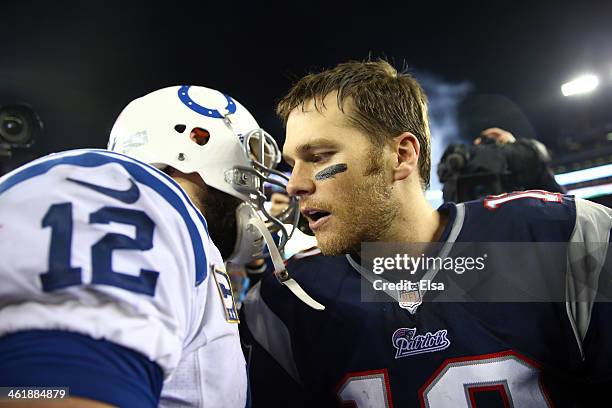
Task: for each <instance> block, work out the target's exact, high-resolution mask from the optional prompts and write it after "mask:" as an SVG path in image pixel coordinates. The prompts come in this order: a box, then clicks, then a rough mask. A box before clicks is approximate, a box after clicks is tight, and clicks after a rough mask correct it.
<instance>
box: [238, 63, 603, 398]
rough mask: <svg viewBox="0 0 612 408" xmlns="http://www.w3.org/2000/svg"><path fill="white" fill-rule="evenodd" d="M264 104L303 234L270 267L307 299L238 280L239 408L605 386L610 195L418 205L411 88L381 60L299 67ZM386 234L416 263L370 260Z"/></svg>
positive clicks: (425, 149)
mask: <svg viewBox="0 0 612 408" xmlns="http://www.w3.org/2000/svg"><path fill="white" fill-rule="evenodd" d="M277 112H278V113H279V115H280V117H281V118H282V119H283V120H284V122H285V125H286V141H285V145H284V148H283V153H284V157H285V159H286V161H287V162H288V163H289V164H290V165H291V166H292V167H293V172H292V175H291V178H290V180H289V184H288V188H287V190H288V192H289V194H290V195H291V196H294V197H299V199H300V209H301V212H302V215H303V216H305V217H306V218H307V219H308V221H309V226H310V228H311V229H312V231H314V233H315V235H316V238H317V242H318V245H319V248H320V251H309V252H308V253H304V254H301V255H297V256H295V257H294V258H293V259H291V260H289V262H288V263H287V265H286V267H287V270H288V271H289V273H290V274H291V275H292V276H293V277H294V278H295V280H296V281H297V282H299V283H300V285H301V286H302V287H303V288H304V289H305V290H306V291H307V292H308V293H309V294H310V295H311V296H312V297H313V298H314V299H315V300H316V301H318V302H320V303H321V304H322V305H324V306H325V309H324V310H314V309H313V308H310V307H308V306H306V305H305V304H304V303H300V302H296V301H295V299H294V298H293V297H292V296H289V292H288V290H287V288H285V287H283V286H282V285H280V284H279V282H278V280H277V279H275V276H274V275H270V276H266V277H264V278H263V279H262V280H261V282H260V283H258V284H257V285H255V286H254V287H253V288H252V289H251V291H250V292H249V294H248V295H247V298H246V299H245V301H244V303H243V305H242V310H241V313H242V323H241V328H240V330H241V340H242V343H243V350H244V352H245V356H246V359H247V363H248V365H249V367H250V376H249V378H250V381H251V385H252V397H253V405H254V406H255V407H267V406H292V407H294V406H317V407H319V406H352V407H358V408H364V407H392V406H396V407H418V406H421V407H436V408H439V407H449V408H460V407H510V406H515V407H552V406H556V407H578V406H596V405H597V404H598V402H597V401H598V399H600V400H602V401H605V400H606V399H605V397H606V392H607V389H608V388H609V386H610V385H611V384H612V383H611V381H612V347H610V346H609V345H610V344H612V343H611V342H612V320H611V319H610V303H609V300H610V299H612V297H610V293H611V289H612V285H611V279H610V278H611V276H610V270H609V269H610V257H611V255H610V251H609V250H608V247H609V241H610V229H611V228H612V210H610V209H609V208H606V207H603V206H601V205H597V204H594V203H592V202H588V201H585V200H582V199H579V198H575V197H572V196H564V195H562V194H559V193H549V192H546V191H523V192H516V193H508V194H502V195H498V196H490V197H486V198H483V199H480V200H476V201H471V202H466V203H462V204H455V203H446V204H444V205H443V206H442V207H440V208H439V209H437V210H436V209H433V208H432V207H431V206H430V205H429V204H428V202H427V201H426V199H425V196H424V190H425V188H426V187H427V185H428V184H429V174H430V152H429V150H430V148H429V146H430V134H429V127H428V117H427V102H426V96H425V94H424V92H423V90H422V89H421V87H420V86H419V84H418V83H417V81H416V80H415V79H414V78H413V77H412V76H410V75H409V74H407V73H403V72H397V71H396V70H395V69H394V68H393V67H392V66H391V65H390V64H388V63H387V62H385V61H368V62H349V63H345V64H340V65H338V66H337V67H335V68H333V69H330V70H326V71H323V72H320V73H315V74H310V75H308V76H306V77H304V78H302V79H301V80H299V81H298V82H297V83H296V84H295V85H294V86H293V87H292V88H291V90H290V91H289V93H288V94H287V95H286V96H285V97H284V98H283V99H282V100H281V102H280V104H279V105H278V109H277ZM368 243H371V244H368ZM382 243H387V246H385V245H382ZM392 244H393V245H395V247H392V246H391V245H392ZM411 244H412V245H413V246H411ZM389 248H391V249H394V248H402V249H405V250H406V252H405V254H404V255H408V257H407V260H408V261H415V263H414V264H415V265H416V264H418V263H419V262H421V269H419V273H417V274H415V275H413V273H414V271H415V270H413V272H410V270H409V269H408V268H406V267H404V266H405V265H404V263H402V262H403V261H404V258H402V256H401V255H402V254H401V253H396V256H395V257H393V256H389V257H377V255H378V254H379V252H377V251H380V254H386V252H384V251H387V250H389ZM415 248H416V249H418V250H419V252H415ZM421 249H422V253H421V252H420V251H421ZM391 253H393V251H391ZM467 255H470V256H472V258H473V259H471V260H470V259H468V256H467ZM377 259H378V260H379V261H381V262H377ZM429 260H433V262H432V263H431V264H430V263H429ZM417 261H418V262H417ZM406 264H408V262H406ZM425 264H427V266H426V267H423V266H422V265H425ZM409 265H412V264H409ZM376 268H383V272H382V273H381V270H377V269H376ZM384 268H387V269H386V270H387V271H388V272H389V273H393V274H394V275H392V276H397V275H399V276H401V277H402V278H403V280H407V283H402V282H401V281H394V280H393V281H392V280H390V279H388V278H387V276H388V274H387V272H384V271H385V269H384ZM466 269H467V271H466ZM412 276H415V277H416V276H419V277H421V279H420V280H419V281H418V282H417V283H416V286H415V282H413V281H410V280H409V279H411V277H412Z"/></svg>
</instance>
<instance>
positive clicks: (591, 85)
mask: <svg viewBox="0 0 612 408" xmlns="http://www.w3.org/2000/svg"><path fill="white" fill-rule="evenodd" d="M598 85H599V78H597V76H595V75H593V74H585V75H581V76H579V77H578V78H576V79H573V80H571V81H569V82H566V83H564V84H563V85H561V93H563V96H572V95H579V94H584V93H589V92H591V91H593V90H594V89H595V88H597V86H598Z"/></svg>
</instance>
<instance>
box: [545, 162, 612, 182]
mask: <svg viewBox="0 0 612 408" xmlns="http://www.w3.org/2000/svg"><path fill="white" fill-rule="evenodd" d="M610 176H612V164H605V165H603V166H597V167H591V168H588V169H583V170H576V171H571V172H569V173H563V174H557V175H555V180H556V181H557V183H559V184H560V185H562V186H566V185H569V184H576V183H582V182H585V181H591V180H597V179H602V178H607V177H610Z"/></svg>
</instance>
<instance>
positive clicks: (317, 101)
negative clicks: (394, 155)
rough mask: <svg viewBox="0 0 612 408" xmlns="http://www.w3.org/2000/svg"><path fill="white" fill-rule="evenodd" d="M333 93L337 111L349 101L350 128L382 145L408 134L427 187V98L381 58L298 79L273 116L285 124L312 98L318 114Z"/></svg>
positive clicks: (378, 145) (428, 155)
mask: <svg viewBox="0 0 612 408" xmlns="http://www.w3.org/2000/svg"><path fill="white" fill-rule="evenodd" d="M334 91H337V92H338V107H339V108H340V110H341V111H343V112H344V101H345V100H347V98H350V99H351V100H352V101H353V106H354V109H352V110H351V112H350V113H349V114H348V119H349V121H350V123H351V124H352V125H354V126H355V127H357V128H358V129H361V130H362V131H364V132H365V133H367V134H368V135H370V136H371V138H372V140H371V141H372V143H373V144H374V145H375V146H377V147H382V146H384V145H385V143H387V142H388V141H389V139H390V138H393V137H395V136H397V135H400V134H401V133H403V132H410V133H412V134H414V135H415V136H416V138H417V140H418V141H419V144H420V145H421V152H420V157H419V175H420V176H421V184H422V185H423V188H427V187H428V186H429V176H430V170H431V157H430V134H429V120H428V118H427V96H426V95H425V92H424V91H423V89H422V88H421V86H420V85H419V83H418V82H417V81H416V80H415V79H414V78H413V77H412V76H411V75H410V74H408V73H406V72H399V73H398V72H397V70H396V69H395V68H393V66H392V65H391V64H389V63H388V62H387V61H385V60H382V59H380V60H378V61H350V62H346V63H343V64H339V65H337V66H336V67H335V68H333V69H329V70H325V71H322V72H319V73H311V74H308V75H306V76H305V77H303V78H302V79H300V80H299V81H298V82H297V83H295V84H294V85H293V87H292V88H291V89H290V90H289V92H288V93H287V95H286V96H285V97H284V98H282V99H281V101H280V102H279V104H278V106H277V108H276V113H277V114H278V115H279V116H280V117H281V118H282V119H283V122H284V123H285V125H286V124H287V119H288V117H289V114H290V113H291V111H293V110H294V109H295V108H297V107H298V106H300V105H301V107H302V109H304V104H305V103H306V102H307V101H309V100H311V99H312V100H313V101H314V105H315V108H316V109H317V110H318V111H319V112H320V111H321V106H324V105H323V99H324V98H325V97H326V96H327V95H328V94H329V93H331V92H334Z"/></svg>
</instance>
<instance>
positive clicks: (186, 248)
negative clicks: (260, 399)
mask: <svg viewBox="0 0 612 408" xmlns="http://www.w3.org/2000/svg"><path fill="white" fill-rule="evenodd" d="M108 148H109V149H108V150H101V149H82V150H73V151H67V152H62V153H57V154H52V155H49V156H46V157H43V158H41V159H38V160H35V161H33V162H31V163H29V164H27V165H25V166H22V167H21V168H18V169H16V170H14V171H13V172H11V173H9V174H7V175H5V176H4V177H2V178H0V281H1V282H2V284H1V285H0V387H9V388H6V389H5V390H7V391H6V393H5V394H6V395H1V396H0V400H1V403H2V404H6V406H12V405H11V404H13V403H14V404H17V405H18V406H23V405H20V402H19V401H17V400H21V401H23V400H27V402H29V403H32V404H34V403H36V404H38V405H36V406H40V407H43V406H47V405H46V404H49V406H54V407H55V406H62V404H61V402H62V401H60V400H58V399H54V400H53V401H51V398H57V397H58V396H68V395H69V396H70V398H69V399H65V400H63V402H64V403H65V404H66V405H65V406H78V407H103V406H111V405H112V406H122V407H154V406H158V405H161V406H180V407H187V406H190V407H202V406H207V407H244V406H245V404H246V403H247V373H246V366H245V361H244V358H243V355H242V352H241V349H240V343H239V338H238V329H237V323H238V315H237V310H236V306H235V303H234V299H233V297H232V291H231V285H230V282H229V278H228V276H227V274H226V273H225V268H224V263H225V262H228V261H229V262H236V263H246V262H249V261H250V260H252V259H253V258H254V257H256V256H260V255H261V251H262V248H263V241H262V234H263V235H265V233H264V232H263V230H264V229H265V231H266V232H267V227H266V224H264V221H263V219H266V220H267V221H269V222H268V224H269V225H278V228H276V229H277V230H279V229H280V231H281V232H282V233H284V234H285V235H284V238H285V241H286V238H287V236H286V235H287V233H286V231H285V230H284V229H283V228H280V226H282V222H281V221H282V220H279V219H276V218H273V217H268V216H267V212H266V210H265V208H264V207H263V206H262V204H263V200H264V199H265V195H264V194H263V187H262V186H263V183H264V182H265V181H266V180H267V179H268V176H270V174H272V173H274V172H275V171H274V170H273V168H274V167H275V165H276V164H277V163H278V162H279V161H280V151H279V150H278V147H277V146H276V142H275V141H274V139H273V138H272V137H271V136H270V135H269V134H267V133H266V132H265V131H263V130H262V129H261V128H260V127H259V126H258V124H257V122H256V121H255V119H254V118H253V117H252V116H251V114H250V113H249V112H248V111H247V110H246V108H245V107H244V106H242V105H241V104H240V103H239V102H238V101H236V100H235V99H233V98H232V97H230V96H229V95H226V94H223V93H221V92H219V91H216V90H213V89H209V88H205V87H198V86H175V87H169V88H164V89H160V90H157V91H155V92H152V93H150V94H148V95H145V96H143V97H141V98H138V99H136V100H134V101H133V102H131V103H130V104H129V105H128V106H127V107H126V108H125V109H124V110H123V111H122V113H121V114H120V116H119V118H118V119H117V121H116V122H115V124H114V126H113V129H112V132H111V137H110V141H109V145H108ZM276 183H277V184H282V180H281V181H279V180H278V178H277V180H276ZM262 218H263V219H262ZM211 238H212V239H211ZM281 241H282V240H281ZM27 387H39V388H40V387H46V391H45V392H43V391H42V390H40V389H39V390H37V391H36V392H34V391H35V390H28V389H27ZM58 387H68V394H66V392H65V390H64V392H63V393H61V392H60V391H61V390H59V389H58ZM160 395H161V397H160ZM31 398H35V399H36V401H34V400H33V399H31ZM15 401H16V402H15Z"/></svg>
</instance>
